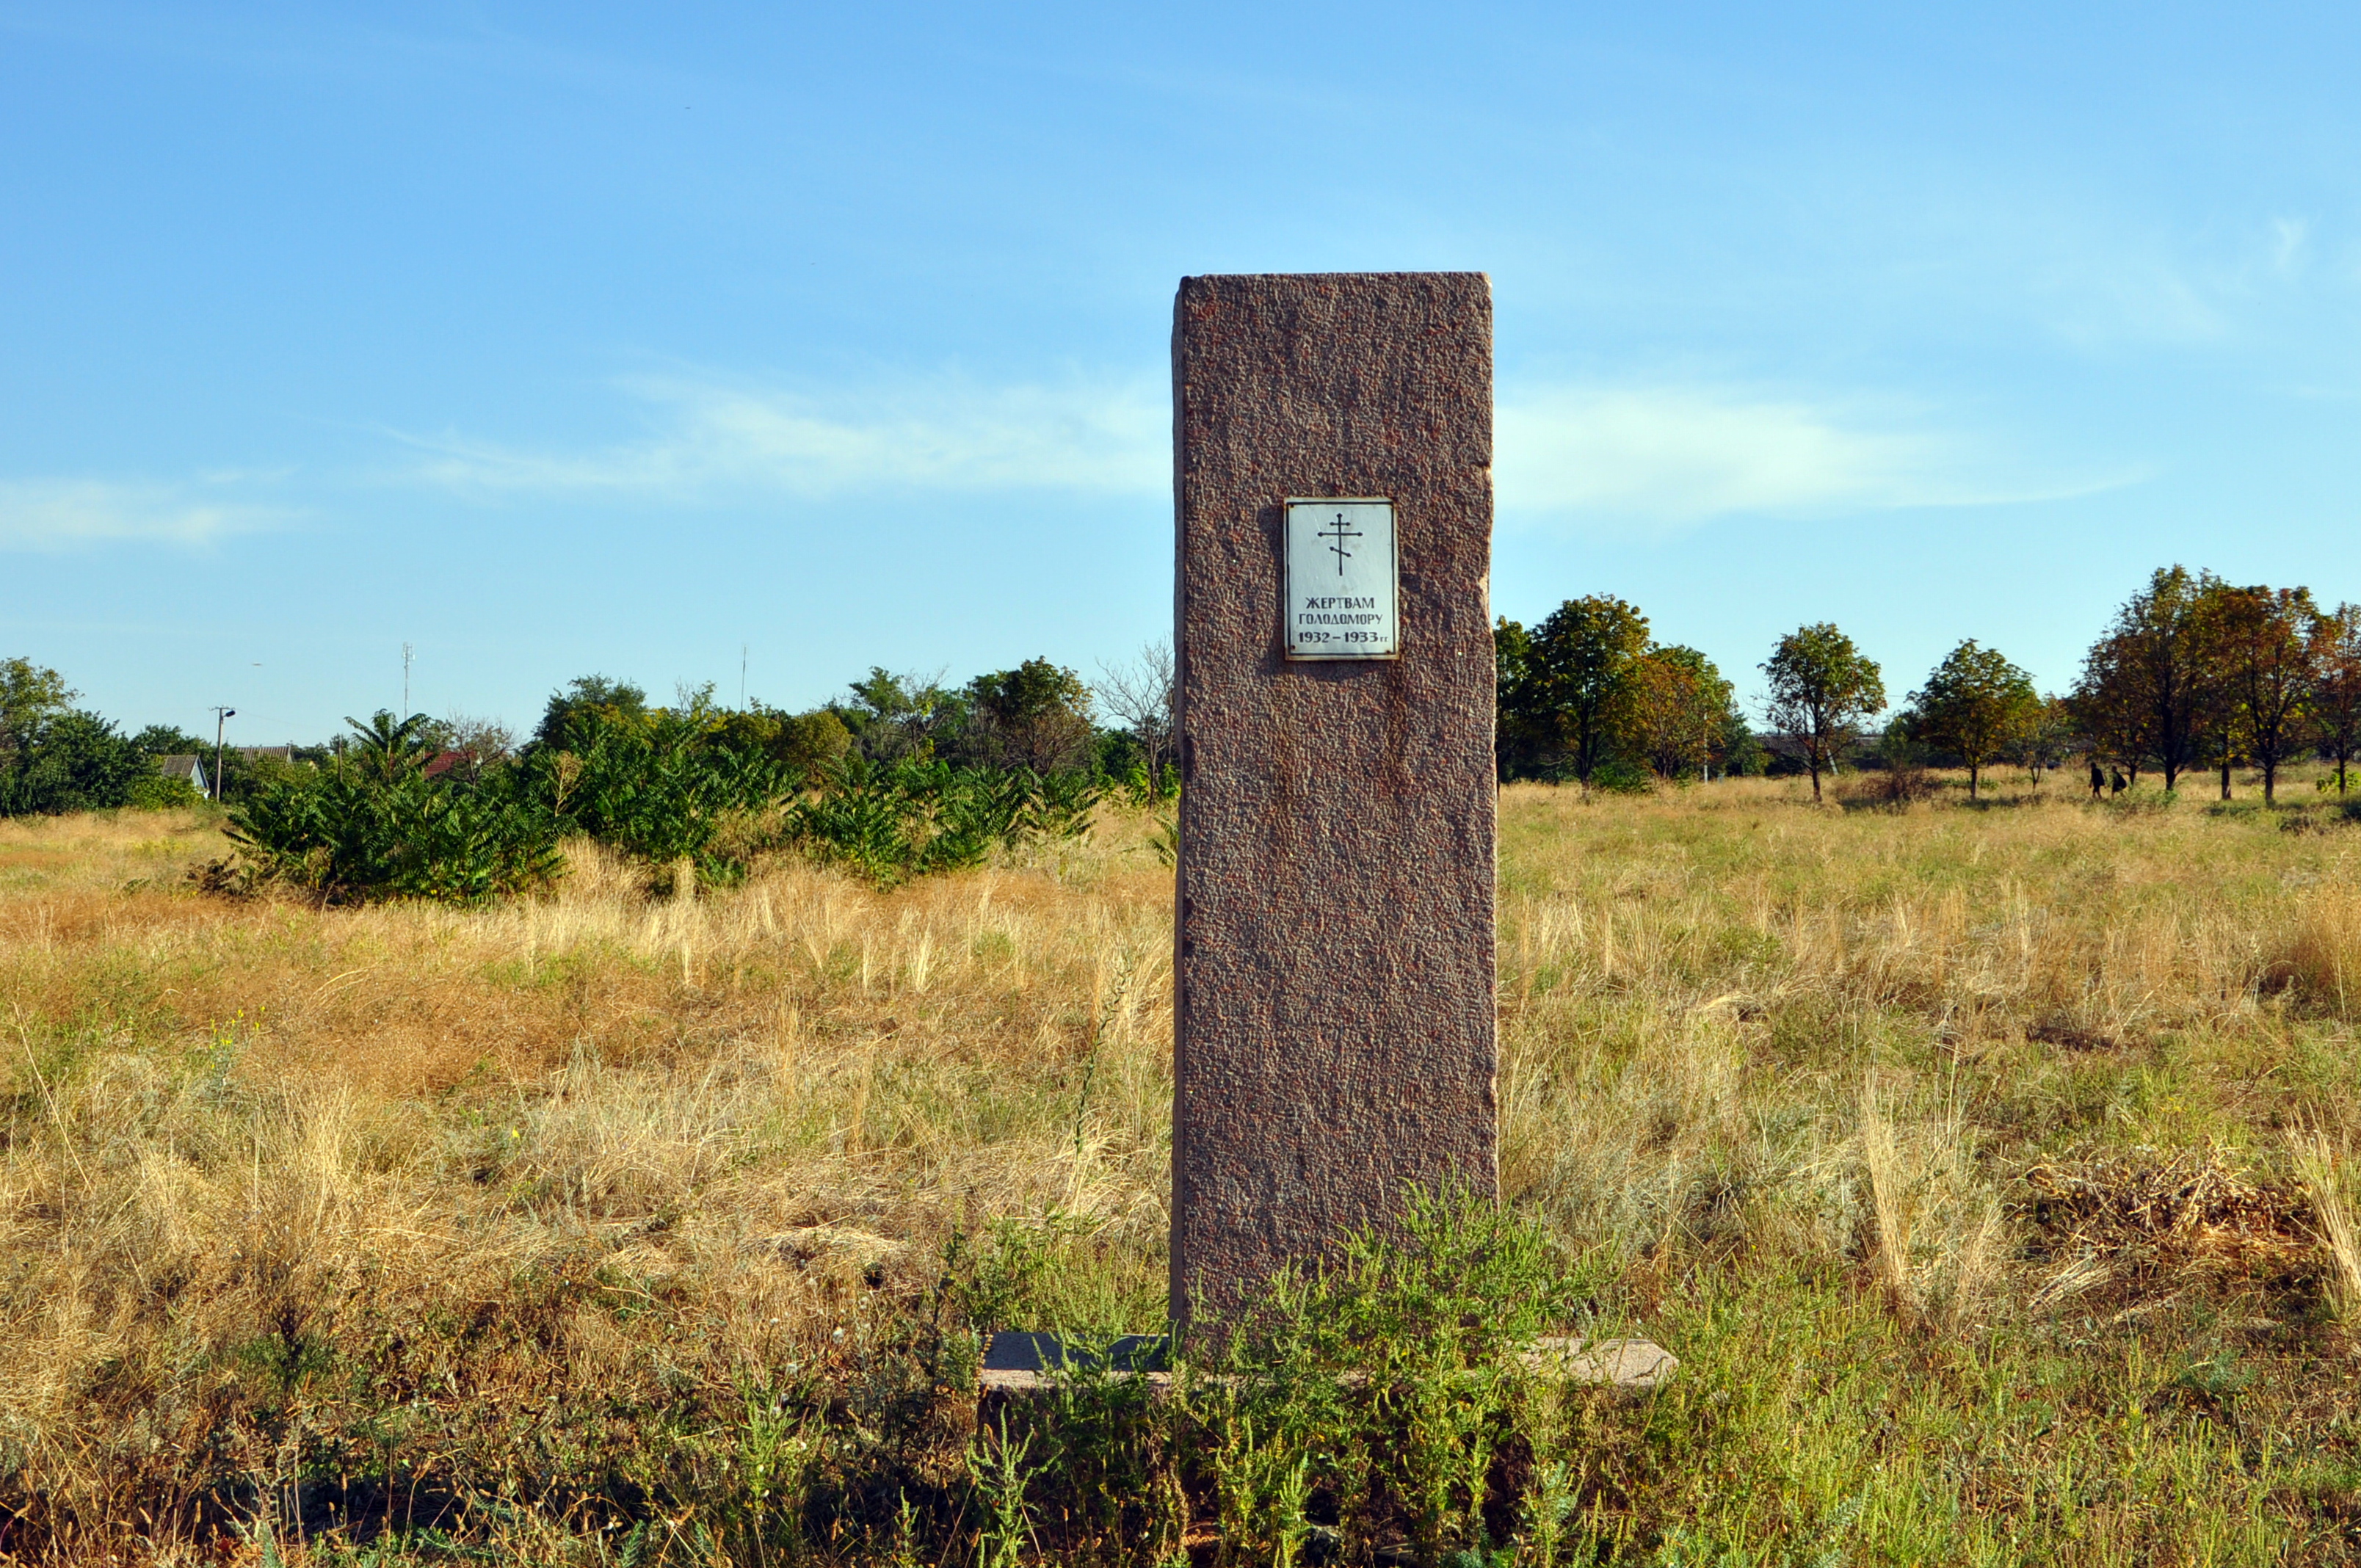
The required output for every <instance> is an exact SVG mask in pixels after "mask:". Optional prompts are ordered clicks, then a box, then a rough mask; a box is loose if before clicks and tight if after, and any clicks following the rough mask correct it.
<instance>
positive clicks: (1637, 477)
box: [398, 377, 2092, 527]
mask: <svg viewBox="0 0 2361 1568" xmlns="http://www.w3.org/2000/svg"><path fill="white" fill-rule="evenodd" d="M624 388H625V389H626V390H627V391H628V392H630V393H631V395H632V396H633V397H634V398H636V399H637V400H640V401H641V402H642V405H643V407H645V408H646V409H647V410H648V411H649V412H650V414H651V424H652V427H653V428H652V430H651V432H650V433H649V434H647V435H645V436H643V437H642V438H640V439H638V440H635V441H629V442H623V443H619V444H609V445H605V446H589V447H575V448H562V447H561V448H551V447H533V446H524V445H512V444H501V443H498V442H491V441H485V440H481V439H476V438H471V437H467V436H462V435H457V434H449V435H444V436H436V437H430V436H419V435H411V434H402V435H399V436H398V439H400V440H401V442H402V443H403V444H406V445H407V446H408V447H410V448H411V450H412V453H413V454H414V455H415V460H414V461H413V462H412V463H411V464H410V465H409V466H406V467H405V468H404V469H402V470H401V477H404V478H405V479H408V480H411V481H413V482H416V481H423V482H426V483H430V484H434V485H436V486H438V487H443V488H449V489H452V490H456V491H458V492H461V493H466V494H473V495H477V496H480V497H485V498H492V497H500V496H513V497H517V498H520V499H524V498H530V497H533V496H548V495H581V496H597V495H609V496H613V497H616V498H618V499H622V498H632V499H642V498H657V499H664V500H666V501H670V502H675V503H682V504H695V503H698V502H703V501H717V502H718V501H726V500H731V499H741V498H743V497H744V496H746V495H749V494H772V495H777V494H786V495H794V496H799V497H804V498H808V499H826V498H829V497H835V496H843V495H851V494H878V493H893V492H896V491H910V490H924V491H936V492H943V491H949V492H959V491H970V492H974V491H1007V490H1024V489H1033V490H1045V491H1067V492H1080V493H1085V494H1100V495H1125V496H1150V495H1160V494H1163V493H1164V492H1165V491H1166V489H1167V488H1168V487H1169V486H1170V482H1171V479H1170V475H1171V416H1170V403H1169V401H1168V394H1167V393H1166V391H1165V389H1164V388H1163V387H1162V386H1161V385H1160V384H1159V383H1156V382H1153V381H1149V380H1148V379H1146V378H1133V379H1129V380H1118V379H1111V378H1102V379H1097V380H1092V379H1086V378H1075V379H1073V380H1071V381H1069V382H1065V383H1062V384H1057V385H1040V384H1032V385H1018V386H1002V387H991V386H982V385H978V384H976V383H974V382H972V381H969V380H966V379H964V378H956V377H939V378H910V379H906V380H904V381H901V382H897V383H894V384H891V385H886V386H883V387H878V386H873V387H870V388H866V389H858V390H852V391H847V392H840V393H838V394H835V395H831V396H826V397H823V396H820V395H818V394H815V393H809V392H801V391H794V392H790V391H780V390H775V389H750V388H745V387H740V386H728V385H720V384H716V383H712V382H700V381H690V380H681V379H667V380H643V381H634V382H628V383H625V384H624ZM1498 436H1499V444H1498V452H1497V458H1498V477H1499V495H1500V501H1501V505H1502V507H1503V509H1504V510H1506V511H1508V512H1510V514H1512V515H1514V514H1523V515H1526V516H1529V517H1542V516H1578V517H1581V518H1582V519H1584V520H1585V521H1589V522H1597V523H1601V524H1608V525H1615V524H1623V525H1629V524H1631V523H1635V522H1636V523H1639V524H1641V525H1643V526H1649V527H1665V526H1673V527H1679V526H1685V525H1687V524H1691V523H1695V522H1698V521H1704V520H1706V519H1709V518H1714V517H1720V516H1727V515H1733V514H1768V515H1795V514H1806V513H1808V514H1814V515H1819V514H1826V513H1829V512H1836V511H1852V510H1866V509H1871V508H1891V507H1924V506H1964V505H1977V504H1984V503H1989V502H1995V501H2004V500H2021V499H2032V498H2034V497H2037V496H2045V495H2058V494H2066V493H2072V492H2073V491H2074V490H2075V489H2078V488H2092V487H2089V486H2079V487H2077V486H2068V487H2059V486H2056V485H2039V484H2035V485H2027V484H2025V483H2021V482H2012V481H2004V480H2000V479H1996V478H1994V477H1992V476H1991V475H1990V474H1988V473H1984V472H1981V471H1980V470H1982V469H1983V468H1986V467H1988V466H1989V465H1985V464H1980V463H1979V462H1977V461H1976V460H1975V455H1974V454H1973V452H1972V451H1971V449H1970V447H1969V445H1968V444H1966V443H1963V442H1960V441H1958V440H1956V439H1952V438H1949V437H1945V436H1940V435H1933V434H1927V433H1922V432H1917V431H1914V430H1910V429H1907V428H1894V422H1891V421H1888V422H1885V424H1884V425H1883V426H1881V425H1880V424H1878V423H1874V422H1868V421H1865V420H1863V419H1861V418H1859V417H1854V416H1850V415H1849V414H1847V413H1845V412H1843V411H1837V410H1834V409H1831V408H1827V407H1820V406H1817V405H1814V404H1812V403H1810V402H1807V401H1804V400H1794V399H1777V398H1764V397H1759V396H1750V395H1747V394H1744V393H1741V392H1733V391H1730V390H1725V389H1717V388H1710V387H1708V388H1694V387H1691V388H1682V387H1672V388H1664V387H1653V388H1636V389H1635V388H1629V387H1625V388H1612V387H1609V388H1589V389H1579V388H1577V389H1565V388H1558V389H1551V388H1540V389H1526V390H1524V391H1521V392H1518V393H1513V394H1511V395H1510V396H1507V397H1505V398H1504V399H1503V400H1502V403H1501V407H1500V410H1499V430H1498Z"/></svg>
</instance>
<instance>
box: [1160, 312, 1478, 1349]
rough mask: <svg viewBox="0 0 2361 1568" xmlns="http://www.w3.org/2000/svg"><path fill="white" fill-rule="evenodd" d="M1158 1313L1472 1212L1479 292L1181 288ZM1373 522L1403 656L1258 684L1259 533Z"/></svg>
mask: <svg viewBox="0 0 2361 1568" xmlns="http://www.w3.org/2000/svg"><path fill="white" fill-rule="evenodd" d="M1172 366H1173V418H1174V424H1175V430H1174V461H1175V469H1176V472H1175V477H1174V482H1175V488H1176V491H1177V495H1176V512H1177V529H1176V532H1177V535H1178V538H1177V547H1178V553H1179V561H1178V570H1177V572H1176V581H1175V599H1176V604H1175V618H1176V621H1177V628H1178V635H1177V638H1176V641H1177V645H1178V650H1179V654H1180V703H1179V707H1180V767H1181V776H1182V779H1183V781H1184V789H1183V791H1182V795H1181V802H1180V910H1179V919H1178V922H1177V930H1176V933H1175V937H1176V941H1175V948H1176V953H1175V959H1174V972H1175V976H1176V986H1175V990H1176V997H1175V1008H1174V1015H1175V1035H1176V1041H1175V1061H1174V1075H1175V1096H1174V1108H1173V1162H1172V1163H1173V1177H1172V1187H1173V1220H1172V1303H1173V1310H1174V1314H1175V1316H1176V1317H1185V1316H1186V1315H1187V1310H1188V1308H1189V1306H1190V1304H1191V1300H1192V1299H1193V1300H1194V1301H1196V1302H1198V1303H1201V1304H1202V1305H1204V1306H1206V1307H1208V1308H1210V1309H1212V1310H1214V1311H1216V1312H1218V1311H1220V1310H1222V1309H1224V1307H1226V1306H1228V1305H1230V1304H1232V1303H1234V1302H1235V1301H1236V1300H1237V1299H1239V1298H1240V1297H1241V1296H1242V1295H1245V1294H1249V1293H1251V1292H1252V1291H1253V1290H1254V1288H1256V1287H1257V1284H1258V1283H1259V1282H1260V1281H1261V1280H1262V1279H1263V1278H1264V1277H1266V1276H1267V1275H1268V1274H1269V1273H1270V1272H1271V1271H1272V1270H1273V1269H1275V1268H1277V1267H1278V1266H1280V1265H1282V1264H1285V1263H1287V1262H1289V1261H1290V1260H1309V1259H1310V1258H1312V1257H1313V1256H1314V1255H1317V1254H1318V1253H1319V1252H1320V1251H1321V1250H1322V1249H1323V1248H1324V1247H1326V1246H1328V1245H1331V1244H1332V1243H1333V1242H1334V1240H1335V1239H1336V1238H1338V1237H1339V1236H1340V1235H1342V1234H1344V1233H1345V1232H1346V1231H1348V1230H1351V1229H1355V1228H1357V1227H1360V1226H1363V1225H1366V1224H1368V1223H1372V1222H1378V1223H1383V1222H1385V1221H1387V1220H1389V1218H1390V1217H1391V1216H1392V1215H1393V1214H1394V1213H1395V1212H1396V1211H1397V1210H1398V1208H1399V1205H1400V1198H1401V1193H1402V1190H1403V1188H1404V1186H1405V1185H1406V1184H1408V1183H1411V1182H1421V1183H1424V1184H1427V1185H1430V1186H1434V1185H1439V1184H1442V1183H1444V1182H1446V1181H1452V1180H1456V1181H1458V1182H1461V1183H1464V1184H1465V1185H1466V1186H1468V1187H1470V1188H1473V1189H1475V1190H1477V1191H1480V1192H1484V1193H1490V1192H1492V1191H1494V1190H1496V1188H1497V1185H1498V1161H1497V1154H1496V1144H1497V1136H1496V1132H1497V1113H1496V1106H1495V1087H1494V1069H1495V1035H1494V1014H1493V946H1492V943H1493V896H1492V860H1493V793H1494V786H1493V760H1492V720H1493V662H1492V630H1491V609H1490V604H1489V598H1488V576H1489V574H1490V569H1491V539H1492V474H1491V463H1492V298H1491V284H1490V281H1489V280H1488V279H1487V278H1486V277H1485V276H1484V275H1483V274H1481V273H1475V272H1446V273H1337V274H1309V275H1293V276H1255V277H1214V278H1190V279H1186V280H1182V282H1181V285H1180V298H1179V300H1178V302H1176V304H1175V307H1174V324H1173V352H1172ZM1318 496H1383V497H1387V498H1389V499H1391V500H1392V501H1393V503H1394V509H1395V517H1396V527H1397V530H1398V532H1399V537H1400V563H1401V568H1400V569H1401V599H1400V604H1401V622H1402V628H1401V631H1402V652H1401V656H1400V658H1399V659H1395V660H1367V661H1362V660H1354V661H1340V662H1334V663H1303V662H1290V661H1289V660H1287V659H1286V658H1284V657H1283V656H1282V653H1281V635H1282V625H1281V620H1280V617H1281V615H1282V614H1283V613H1284V611H1283V609H1282V607H1281V605H1280V603H1279V598H1280V589H1281V585H1282V578H1283V571H1282V561H1283V545H1284V540H1283V534H1282V528H1283V512H1284V508H1283V503H1284V502H1285V501H1286V500H1287V499H1288V498H1290V497H1318Z"/></svg>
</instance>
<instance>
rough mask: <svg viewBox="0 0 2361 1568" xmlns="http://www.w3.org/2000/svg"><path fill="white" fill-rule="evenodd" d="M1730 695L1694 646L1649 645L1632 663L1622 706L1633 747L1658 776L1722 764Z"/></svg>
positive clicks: (1718, 674) (1699, 772)
mask: <svg viewBox="0 0 2361 1568" xmlns="http://www.w3.org/2000/svg"><path fill="white" fill-rule="evenodd" d="M1731 696H1732V694H1731V687H1730V683H1729V682H1728V681H1726V680H1724V679H1722V676H1721V672H1720V671H1719V670H1718V669H1716V668H1715V667H1714V663H1713V661H1712V660H1710V659H1708V658H1707V657H1706V656H1705V655H1704V654H1703V653H1701V652H1698V651H1697V650H1696V649H1695V648H1685V647H1680V646H1673V647H1664V646H1658V647H1653V648H1651V649H1649V650H1648V651H1647V652H1645V653H1643V654H1642V655H1641V656H1640V658H1639V660H1638V661H1637V662H1636V663H1634V664H1633V665H1632V668H1631V681H1630V688H1629V692H1628V695H1627V696H1626V699H1625V702H1624V705H1623V707H1624V715H1625V720H1626V723H1627V725H1628V730H1629V735H1630V739H1631V746H1632V749H1633V750H1634V751H1637V752H1638V753H1639V754H1640V755H1642V756H1643V757H1645V758H1646V759H1647V761H1648V768H1649V771H1650V772H1652V773H1654V774H1655V775H1656V776H1657V777H1658V778H1664V779H1677V778H1685V777H1689V776H1693V775H1702V774H1703V773H1706V772H1707V770H1708V769H1710V768H1711V767H1712V766H1713V765H1714V764H1715V762H1718V761H1724V762H1726V755H1727V751H1728V742H1727V737H1728V735H1729V732H1730V720H1731V718H1733V716H1735V714H1736V705H1735V703H1734V702H1733V701H1732V700H1731ZM1742 723H1743V720H1742V719H1741V724H1742Z"/></svg>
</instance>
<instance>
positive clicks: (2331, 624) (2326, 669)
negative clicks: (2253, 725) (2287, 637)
mask: <svg viewBox="0 0 2361 1568" xmlns="http://www.w3.org/2000/svg"><path fill="white" fill-rule="evenodd" d="M2310 641H2311V642H2312V670H2313V675H2312V737H2313V740H2314V742H2315V743H2316V744H2317V745H2318V746H2319V748H2320V753H2321V755H2323V756H2324V757H2326V758H2327V759H2328V760H2329V761H2330V762H2334V763H2335V764H2336V793H2337V794H2339V795H2343V794H2344V793H2345V769H2346V768H2347V766H2349V765H2350V764H2351V762H2352V761H2353V755H2354V752H2355V751H2356V750H2361V604H2350V603H2347V604H2340V605H2338V606H2337V607H2336V608H2335V609H2333V610H2331V611H2329V612H2328V613H2327V614H2325V615H2322V616H2319V617H2316V618H2315V619H2314V620H2313V621H2312V631H2311V634H2310Z"/></svg>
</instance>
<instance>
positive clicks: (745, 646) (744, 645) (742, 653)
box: [738, 642, 753, 713]
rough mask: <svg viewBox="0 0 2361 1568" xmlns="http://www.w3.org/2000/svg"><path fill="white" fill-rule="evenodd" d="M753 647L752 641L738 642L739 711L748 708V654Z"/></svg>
mask: <svg viewBox="0 0 2361 1568" xmlns="http://www.w3.org/2000/svg"><path fill="white" fill-rule="evenodd" d="M752 647H753V644H752V643H751V642H741V643H740V644H738V711H740V712H741V713H743V712H744V711H745V710H746V655H747V653H748V652H749V651H750V650H751V649H752Z"/></svg>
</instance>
